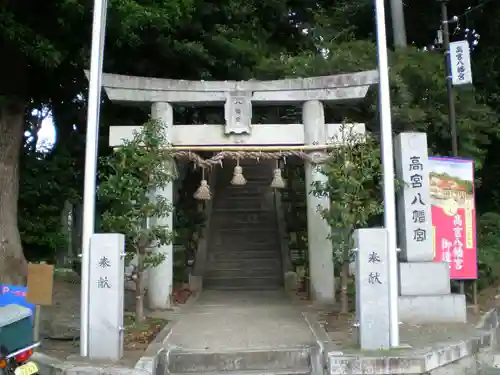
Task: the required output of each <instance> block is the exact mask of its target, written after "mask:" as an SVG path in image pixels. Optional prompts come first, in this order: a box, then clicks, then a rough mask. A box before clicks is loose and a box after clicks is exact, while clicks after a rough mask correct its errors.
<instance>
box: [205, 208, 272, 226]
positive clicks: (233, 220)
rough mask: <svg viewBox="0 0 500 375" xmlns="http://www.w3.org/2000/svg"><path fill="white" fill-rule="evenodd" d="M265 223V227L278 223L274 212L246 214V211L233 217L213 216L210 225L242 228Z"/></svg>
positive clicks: (238, 212) (239, 212) (232, 215)
mask: <svg viewBox="0 0 500 375" xmlns="http://www.w3.org/2000/svg"><path fill="white" fill-rule="evenodd" d="M259 223H264V225H269V224H274V225H277V223H276V215H275V214H274V212H272V211H267V212H266V211H264V212H260V211H258V212H255V211H251V212H246V211H237V212H234V213H233V214H231V215H213V216H212V218H211V220H210V225H218V226H219V225H222V226H226V225H229V224H234V225H236V224H238V225H241V226H245V225H247V224H259Z"/></svg>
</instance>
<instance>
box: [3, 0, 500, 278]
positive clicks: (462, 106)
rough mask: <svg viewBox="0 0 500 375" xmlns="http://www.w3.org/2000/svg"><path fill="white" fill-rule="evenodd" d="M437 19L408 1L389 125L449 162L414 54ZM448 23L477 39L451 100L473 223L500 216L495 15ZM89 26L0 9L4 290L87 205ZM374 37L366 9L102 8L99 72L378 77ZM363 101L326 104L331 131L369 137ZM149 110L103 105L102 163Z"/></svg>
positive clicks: (137, 0)
mask: <svg viewBox="0 0 500 375" xmlns="http://www.w3.org/2000/svg"><path fill="white" fill-rule="evenodd" d="M469 7H470V8H469ZM439 11H440V10H439V4H438V2H436V1H430V0H422V1H416V2H407V3H406V4H405V21H406V22H405V23H406V29H407V30H406V31H407V37H408V44H409V48H407V49H404V50H398V51H395V52H394V51H392V52H391V53H390V65H391V69H390V74H391V94H392V110H393V121H394V124H393V126H394V130H395V131H396V132H400V131H409V130H412V131H425V132H427V133H428V139H429V145H430V148H431V151H432V153H433V154H435V155H449V154H451V138H450V129H449V125H448V118H447V102H446V87H445V74H444V64H443V54H442V51H439V50H438V51H435V52H425V53H424V52H422V51H421V48H422V47H424V46H426V45H429V44H432V43H433V40H434V38H435V37H436V32H437V30H438V29H439V27H440V13H439ZM449 14H450V16H453V15H457V16H459V22H458V24H457V25H458V26H460V29H459V30H458V29H457V30H454V25H452V31H453V34H452V35H451V37H452V40H459V39H463V31H464V29H465V28H471V29H473V28H475V29H477V32H478V33H480V34H481V40H480V44H479V46H478V47H477V48H476V49H475V50H474V51H473V54H472V62H473V73H474V86H473V87H468V88H465V89H460V90H455V96H456V101H457V126H458V136H459V152H460V154H461V155H462V156H466V157H472V158H474V159H475V161H476V165H477V171H476V176H477V186H478V191H477V196H478V205H479V209H480V211H481V213H485V212H494V213H498V212H500V193H499V192H498V190H497V189H496V184H497V181H498V179H499V178H500V161H499V159H498V158H497V156H496V150H497V148H498V147H499V146H500V138H499V130H500V126H499V125H498V115H499V113H500V79H499V77H498V75H499V74H500V73H499V72H500V67H499V66H498V64H499V62H498V59H497V58H496V56H497V55H498V53H499V52H500V42H499V41H498V38H497V35H498V32H497V31H498V30H499V29H500V17H499V16H500V9H499V8H498V7H497V6H496V3H495V2H492V1H485V0H467V1H466V0H456V1H453V2H450V9H449ZM389 21H390V20H389ZM91 24H92V2H91V1H84V2H81V1H75V0H48V1H45V2H39V1H34V0H27V1H21V2H20V1H13V0H4V1H1V2H0V56H2V58H1V59H0V260H3V261H0V282H12V283H21V282H22V275H23V274H24V266H25V258H24V254H26V255H29V258H30V259H33V257H34V258H36V256H33V255H32V254H31V251H28V252H27V251H26V249H31V248H32V245H31V244H33V243H41V244H44V245H43V246H48V248H50V249H53V250H55V248H56V247H58V246H59V245H58V243H59V242H58V241H59V240H57V238H60V237H58V236H60V233H58V231H57V229H55V228H56V227H57V225H56V222H57V220H56V219H54V216H55V215H56V214H57V213H58V212H59V213H60V212H61V211H62V210H63V206H64V199H66V200H71V201H78V200H79V196H80V195H81V194H82V171H83V159H84V158H83V150H84V147H85V143H84V142H85V137H84V136H85V119H86V95H87V93H86V91H87V81H86V79H85V76H84V74H83V71H84V69H88V66H89V56H90V34H91ZM374 30H375V28H374V19H373V4H372V0H336V1H334V2H330V1H329V2H327V1H325V0H319V1H316V2H307V1H297V0H285V1H278V0H260V1H255V0H245V1H243V0H219V1H215V0H208V1H201V2H200V1H193V0H110V1H109V12H108V23H107V37H106V49H105V55H104V70H105V71H106V72H112V73H119V74H130V75H142V76H151V77H165V78H178V79H205V80H209V79H219V80H225V79H271V78H283V77H292V76H313V75H324V74H335V73H345V72H354V71H360V70H365V69H374V68H376V50H375V43H374V41H375V40H374V39H375V33H374ZM388 35H389V39H391V38H392V30H391V29H390V23H388ZM389 47H391V46H389ZM372 91H373V92H370V94H369V98H367V100H365V101H364V102H362V103H359V104H356V105H351V106H329V107H328V108H327V109H326V115H327V117H328V120H329V121H336V122H340V121H342V120H343V119H344V118H348V119H351V120H353V121H362V122H366V123H367V125H368V128H369V130H371V131H372V132H374V133H377V132H378V122H377V108H376V90H372ZM41 108H43V109H46V110H48V111H50V115H51V117H52V119H53V122H54V126H55V127H56V129H57V141H56V145H55V146H54V148H53V149H52V151H51V152H50V153H49V154H48V155H44V156H40V155H37V153H36V152H33V147H32V144H31V145H30V144H29V142H27V139H26V138H27V137H26V136H23V134H24V132H25V131H30V132H31V134H32V135H34V138H35V139H36V132H37V130H38V129H39V126H38V127H37V126H33V124H34V122H33V121H32V120H33V119H32V111H33V109H41ZM148 113H149V109H144V108H139V109H135V108H123V107H119V106H115V105H111V104H110V103H109V102H107V100H106V98H104V99H103V107H102V115H101V120H102V121H101V128H102V130H101V138H100V146H101V147H100V152H101V155H105V154H106V153H109V150H108V149H107V147H105V146H106V145H107V126H109V124H111V123H125V124H132V123H142V122H144V121H145V120H146V117H147V114H148ZM298 114H299V111H298V110H295V109H290V110H287V111H284V112H283V113H281V112H280V115H279V116H281V117H283V116H287V117H296V118H297V117H298ZM278 120H279V119H278ZM62 195H64V199H61V197H62ZM40 201H43V202H44V204H43V205H39V203H40ZM48 206H49V207H48ZM49 216H50V217H52V220H49V219H48V217H49ZM18 217H19V218H18ZM58 220H59V219H58ZM19 231H21V235H19ZM51 233H52V234H51ZM47 236H48V237H50V238H47ZM52 236H53V237H52ZM490 242H491V241H490ZM23 247H24V249H25V251H24V253H23ZM50 251H52V250H50Z"/></svg>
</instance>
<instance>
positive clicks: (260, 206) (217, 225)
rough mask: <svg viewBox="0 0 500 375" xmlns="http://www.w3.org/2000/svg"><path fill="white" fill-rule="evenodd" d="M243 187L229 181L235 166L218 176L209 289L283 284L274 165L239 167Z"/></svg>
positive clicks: (205, 281) (226, 165)
mask: <svg viewBox="0 0 500 375" xmlns="http://www.w3.org/2000/svg"><path fill="white" fill-rule="evenodd" d="M240 165H241V167H242V168H243V175H244V176H245V178H246V179H247V184H246V185H244V186H233V185H231V183H230V181H231V178H232V176H233V169H234V166H235V163H234V162H233V163H229V162H225V163H224V168H223V169H222V170H219V171H218V173H217V183H216V187H215V194H214V202H213V208H212V217H211V220H210V234H209V238H208V249H207V263H206V266H205V273H204V277H203V287H204V288H205V289H218V290H229V289H241V290H260V289H277V288H281V287H282V284H283V276H282V270H281V253H280V244H279V239H278V238H279V236H278V224H277V221H276V211H275V206H274V202H273V195H272V194H273V191H272V189H271V188H270V186H269V184H270V182H271V179H272V170H273V165H274V164H273V162H272V161H263V162H261V163H256V162H255V161H252V160H250V161H247V162H245V163H240Z"/></svg>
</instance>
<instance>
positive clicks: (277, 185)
mask: <svg viewBox="0 0 500 375" xmlns="http://www.w3.org/2000/svg"><path fill="white" fill-rule="evenodd" d="M271 187H272V188H274V189H284V188H285V181H284V180H283V177H281V169H280V168H279V167H278V166H276V169H275V170H274V172H273V180H272V181H271Z"/></svg>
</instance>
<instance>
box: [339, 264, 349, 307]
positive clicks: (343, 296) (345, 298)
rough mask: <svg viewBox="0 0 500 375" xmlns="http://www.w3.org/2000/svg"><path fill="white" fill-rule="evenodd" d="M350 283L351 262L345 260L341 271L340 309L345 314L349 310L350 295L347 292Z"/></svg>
mask: <svg viewBox="0 0 500 375" xmlns="http://www.w3.org/2000/svg"><path fill="white" fill-rule="evenodd" d="M348 285H349V262H344V264H342V269H341V271H340V311H341V312H342V313H345V314H347V313H348V312H349V295H348V293H347V289H348Z"/></svg>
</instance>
